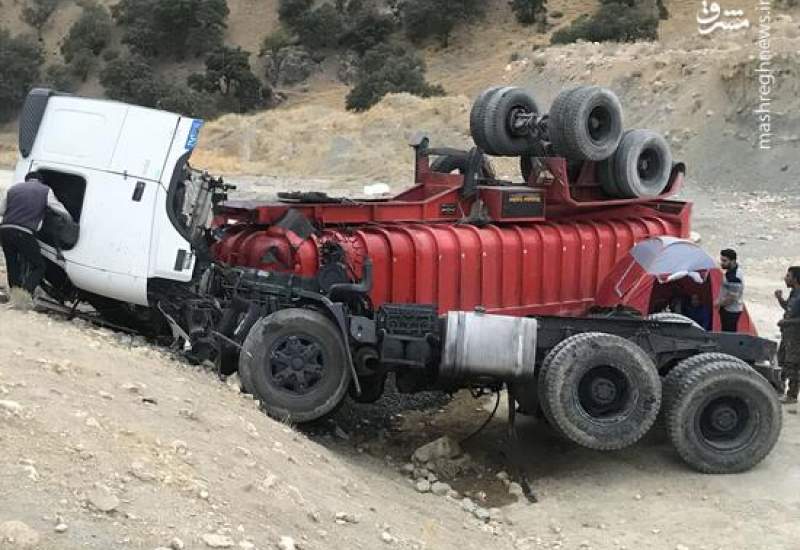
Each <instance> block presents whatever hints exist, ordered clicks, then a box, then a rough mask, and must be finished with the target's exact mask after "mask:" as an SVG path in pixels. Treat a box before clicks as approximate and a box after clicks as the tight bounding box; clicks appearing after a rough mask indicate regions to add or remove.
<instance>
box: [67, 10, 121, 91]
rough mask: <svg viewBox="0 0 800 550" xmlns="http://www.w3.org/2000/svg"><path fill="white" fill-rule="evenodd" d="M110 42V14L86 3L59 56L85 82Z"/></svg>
mask: <svg viewBox="0 0 800 550" xmlns="http://www.w3.org/2000/svg"><path fill="white" fill-rule="evenodd" d="M110 42H111V14H109V12H108V10H107V9H106V8H104V7H103V6H100V5H98V4H95V3H88V4H85V5H84V8H83V13H81V16H80V17H79V18H78V20H77V21H76V22H75V24H74V25H72V27H71V28H70V29H69V32H68V33H67V36H66V37H65V38H64V41H63V42H62V44H61V54H62V55H63V56H64V61H66V62H67V64H68V65H69V66H70V67H71V68H72V71H73V74H75V76H77V77H79V78H80V79H81V80H84V81H85V80H86V78H87V77H88V75H89V71H91V70H92V68H94V66H95V64H96V60H97V56H98V55H100V53H101V52H102V51H103V50H104V49H105V48H106V46H108V44H109V43H110Z"/></svg>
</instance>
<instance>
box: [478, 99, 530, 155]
mask: <svg viewBox="0 0 800 550" xmlns="http://www.w3.org/2000/svg"><path fill="white" fill-rule="evenodd" d="M538 113H539V106H538V105H537V104H536V100H535V99H534V98H533V96H532V95H531V94H530V93H529V92H527V91H526V90H523V89H522V88H514V87H506V88H501V89H499V90H497V91H495V92H494V93H493V94H492V95H491V96H490V97H489V101H488V103H487V104H486V109H485V111H484V113H483V119H482V120H481V121H480V122H479V127H480V130H479V131H478V132H477V134H478V135H479V136H482V138H484V139H485V147H482V146H481V148H482V149H484V151H486V152H487V153H489V154H490V155H496V156H508V157H516V156H521V155H524V154H526V153H530V152H531V150H532V145H533V144H532V143H531V139H530V136H529V131H528V129H527V127H522V128H515V127H514V126H513V124H512V123H513V121H514V120H515V117H516V115H517V114H538ZM474 138H475V136H474V135H473V139H474Z"/></svg>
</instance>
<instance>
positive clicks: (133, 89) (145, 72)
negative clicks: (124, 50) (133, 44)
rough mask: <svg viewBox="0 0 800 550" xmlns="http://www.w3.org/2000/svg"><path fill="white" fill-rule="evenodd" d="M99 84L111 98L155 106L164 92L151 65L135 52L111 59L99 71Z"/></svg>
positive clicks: (163, 87) (144, 105)
mask: <svg viewBox="0 0 800 550" xmlns="http://www.w3.org/2000/svg"><path fill="white" fill-rule="evenodd" d="M100 84H102V85H103V88H105V90H106V95H107V96H108V97H109V98H111V99H116V100H118V101H124V102H125V103H133V104H136V105H142V106H143V107H155V106H156V105H157V104H158V100H159V98H161V97H162V96H163V95H164V93H165V91H166V90H165V86H164V84H163V83H162V82H161V81H160V80H159V79H158V77H157V76H156V73H155V71H154V70H153V67H152V65H151V64H150V63H149V62H148V61H147V59H145V58H144V57H142V56H140V55H136V54H132V55H125V56H122V57H119V58H117V59H115V60H113V61H111V62H110V63H109V64H108V65H106V67H105V69H103V71H102V72H101V73H100Z"/></svg>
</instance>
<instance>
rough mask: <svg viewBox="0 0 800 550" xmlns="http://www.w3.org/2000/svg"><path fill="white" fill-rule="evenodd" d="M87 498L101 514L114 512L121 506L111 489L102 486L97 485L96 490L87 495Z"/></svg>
mask: <svg viewBox="0 0 800 550" xmlns="http://www.w3.org/2000/svg"><path fill="white" fill-rule="evenodd" d="M86 498H87V499H88V501H89V504H91V505H92V506H93V507H94V508H96V509H97V510H99V511H100V512H104V513H106V514H107V513H109V512H113V511H114V510H116V509H117V507H118V506H119V499H118V498H117V497H116V495H114V493H112V492H111V489H109V488H108V487H106V486H105V485H102V484H97V485H96V486H95V488H94V489H92V490H91V491H89V492H88V493H87V494H86Z"/></svg>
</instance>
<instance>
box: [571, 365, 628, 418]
mask: <svg viewBox="0 0 800 550" xmlns="http://www.w3.org/2000/svg"><path fill="white" fill-rule="evenodd" d="M629 398H630V384H629V383H628V379H627V378H626V376H625V375H624V374H623V373H622V372H621V371H619V370H618V369H616V368H614V367H611V366H600V367H594V368H592V369H590V370H589V371H588V372H587V373H586V374H584V375H583V377H581V380H580V382H579V383H578V401H579V402H580V405H581V407H582V408H583V410H584V411H585V412H586V414H588V415H589V416H590V417H592V418H595V419H599V420H603V419H608V418H613V417H617V416H619V414H620V413H622V412H624V411H626V410H627V409H628V405H629Z"/></svg>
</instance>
